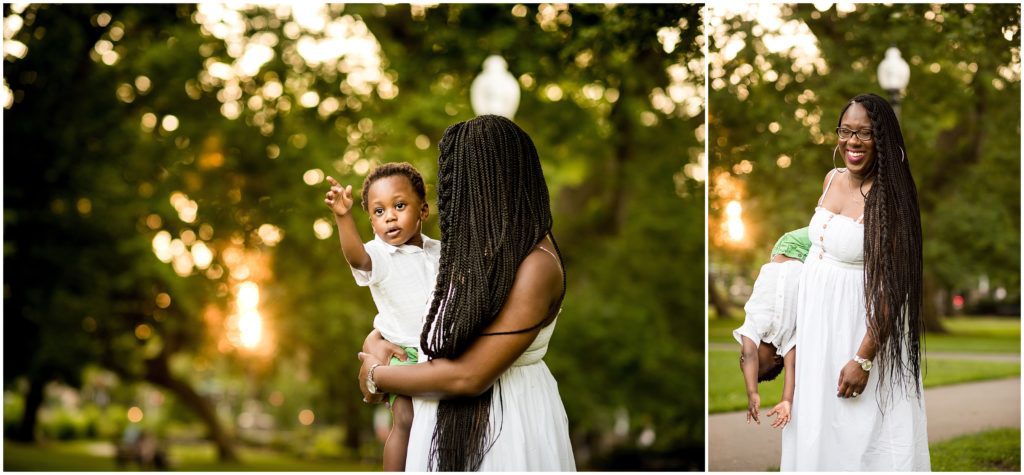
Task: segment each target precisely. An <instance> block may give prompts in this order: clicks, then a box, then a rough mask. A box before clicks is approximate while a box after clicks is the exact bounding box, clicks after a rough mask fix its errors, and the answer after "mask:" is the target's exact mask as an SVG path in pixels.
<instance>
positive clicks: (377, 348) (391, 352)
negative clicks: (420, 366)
mask: <svg viewBox="0 0 1024 475" xmlns="http://www.w3.org/2000/svg"><path fill="white" fill-rule="evenodd" d="M363 353H369V354H371V355H373V356H374V358H377V359H378V360H380V361H381V362H385V361H386V362H390V361H391V357H392V356H394V357H395V358H398V359H399V360H400V361H405V360H407V359H409V355H407V354H405V349H403V348H402V347H401V346H398V345H396V344H394V343H391V342H390V341H387V340H385V339H384V337H383V336H381V334H380V330H377V329H376V328H375V329H373V331H372V332H370V334H369V335H366V339H365V340H363Z"/></svg>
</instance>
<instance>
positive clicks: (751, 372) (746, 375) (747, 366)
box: [740, 336, 761, 424]
mask: <svg viewBox="0 0 1024 475" xmlns="http://www.w3.org/2000/svg"><path fill="white" fill-rule="evenodd" d="M758 364H759V363H758V361H757V345H756V344H755V343H754V341H753V340H751V339H750V338H748V337H746V336H744V337H743V347H742V348H740V370H741V371H743V381H744V383H746V386H747V423H748V424H749V423H750V420H751V419H753V420H754V422H756V423H758V424H760V423H761V420H760V419H759V418H758V410H759V408H760V407H761V395H760V394H758V393H757V371H758Z"/></svg>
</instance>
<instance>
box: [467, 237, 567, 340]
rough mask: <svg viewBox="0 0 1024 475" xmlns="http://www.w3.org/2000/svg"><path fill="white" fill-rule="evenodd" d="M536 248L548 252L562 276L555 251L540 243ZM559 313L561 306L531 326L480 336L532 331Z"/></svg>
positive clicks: (559, 261) (560, 263) (562, 271)
mask: <svg viewBox="0 0 1024 475" xmlns="http://www.w3.org/2000/svg"><path fill="white" fill-rule="evenodd" d="M537 249H540V250H542V251H544V252H546V253H548V255H549V256H551V258H552V259H554V260H555V264H557V265H558V272H559V273H561V274H562V275H563V276H564V275H565V269H564V268H562V261H561V260H559V259H558V256H557V255H555V253H553V252H551V251H550V250H548V249H547V248H545V247H544V246H541V245H540V244H538V245H537ZM563 292H564V289H563ZM560 313H562V308H561V307H559V308H558V311H557V312H554V313H552V314H549V315H548V316H546V317H544V319H543V320H541V321H539V322H537V324H536V325H532V326H530V327H527V328H524V329H522V330H512V331H507V332H493V333H481V334H480V336H494V335H514V334H517V333H526V332H528V331H533V330H536V329H538V328H541V327H545V326H547V324H548V323H551V322H552V321H554V318H557V317H558V315H559V314H560ZM552 317H554V318H552Z"/></svg>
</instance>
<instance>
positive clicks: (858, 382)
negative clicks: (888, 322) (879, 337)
mask: <svg viewBox="0 0 1024 475" xmlns="http://www.w3.org/2000/svg"><path fill="white" fill-rule="evenodd" d="M876 350H877V348H875V340H874V338H871V330H870V329H869V330H868V331H867V333H865V334H864V338H863V339H862V340H861V341H860V347H858V348H857V356H859V357H861V358H864V359H866V360H873V359H875V351H876ZM853 356H854V355H850V361H848V362H847V363H846V366H843V369H842V370H840V371H839V387H838V388H837V389H836V391H837V394H836V395H837V396H839V397H857V396H854V393H857V395H858V396H859V395H861V394H863V393H864V388H865V387H867V385H868V376H870V375H871V374H870V373H869V372H867V371H864V368H862V367H861V365H860V363H858V362H856V361H854V360H853Z"/></svg>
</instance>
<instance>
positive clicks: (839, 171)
mask: <svg viewBox="0 0 1024 475" xmlns="http://www.w3.org/2000/svg"><path fill="white" fill-rule="evenodd" d="M838 151H839V144H836V148H835V150H832V168H834V169H835V170H836V173H846V170H843V169H841V168H839V167H837V166H836V152H838Z"/></svg>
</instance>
